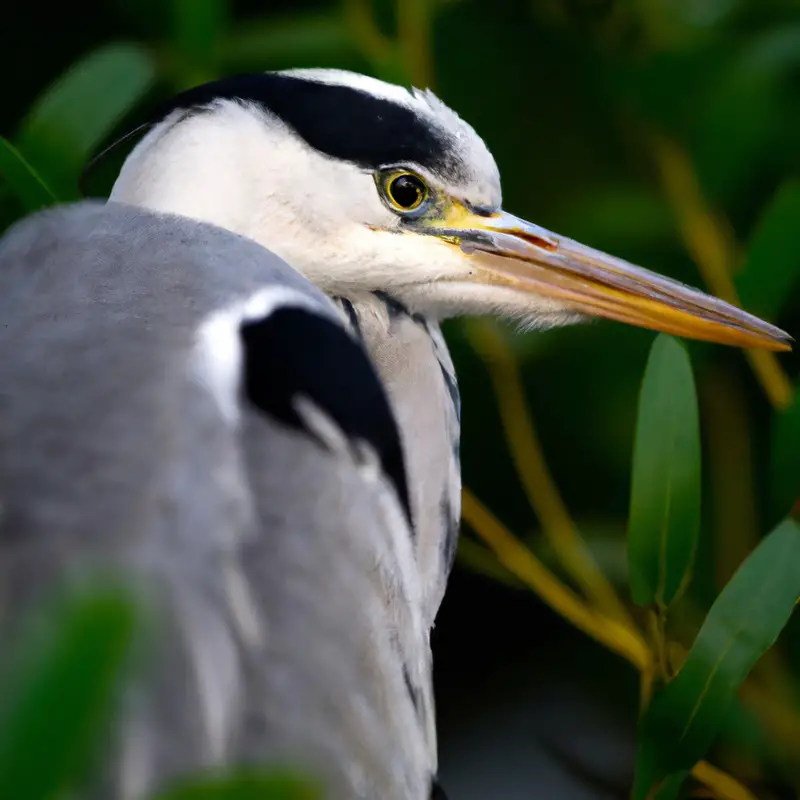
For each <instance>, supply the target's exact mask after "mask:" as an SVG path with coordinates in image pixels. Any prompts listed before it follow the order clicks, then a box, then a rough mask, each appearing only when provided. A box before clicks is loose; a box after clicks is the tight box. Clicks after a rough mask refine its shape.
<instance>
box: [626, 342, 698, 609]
mask: <svg viewBox="0 0 800 800" xmlns="http://www.w3.org/2000/svg"><path fill="white" fill-rule="evenodd" d="M700 480H701V478H700V423H699V413H698V408H697V396H696V392H695V386H694V376H693V374H692V368H691V364H690V362H689V357H688V355H687V353H686V351H685V349H684V348H683V346H682V345H681V344H680V343H679V342H678V341H677V340H676V339H673V338H672V337H669V336H664V335H661V336H659V337H657V338H656V340H655V341H654V342H653V346H652V348H651V351H650V357H649V358H648V362H647V367H646V368H645V374H644V378H643V381H642V389H641V394H640V397H639V412H638V416H637V424H636V438H635V444H634V456H633V479H632V482H631V502H630V516H629V524H628V567H629V575H630V586H631V594H632V596H633V600H634V602H636V603H637V604H639V605H642V606H647V605H651V604H653V603H656V604H658V605H660V606H664V607H666V606H668V605H670V603H672V602H673V601H674V600H675V599H676V598H677V597H678V596H679V595H680V593H681V591H682V590H683V588H684V587H685V585H686V582H687V580H688V578H689V576H690V573H691V568H692V563H693V559H694V552H695V549H696V546H697V538H698V535H699V532H700Z"/></svg>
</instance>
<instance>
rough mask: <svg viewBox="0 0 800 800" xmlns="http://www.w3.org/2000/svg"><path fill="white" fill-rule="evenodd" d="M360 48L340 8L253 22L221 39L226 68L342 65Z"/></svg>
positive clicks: (352, 57) (223, 60)
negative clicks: (356, 45)
mask: <svg viewBox="0 0 800 800" xmlns="http://www.w3.org/2000/svg"><path fill="white" fill-rule="evenodd" d="M355 53H356V50H355V46H354V44H353V40H352V36H351V34H350V31H349V30H348V28H347V25H346V23H345V20H344V18H343V16H342V14H341V13H339V12H326V13H319V12H316V13H310V12H297V13H295V14H285V15H282V16H280V17H275V18H270V19H269V20H266V21H263V22H262V21H257V22H252V23H249V24H248V25H246V26H242V27H241V28H239V29H237V30H235V31H232V32H231V33H230V34H229V35H228V36H226V37H225V38H224V39H223V41H222V43H221V52H220V58H221V60H222V63H223V65H224V67H225V69H226V70H247V69H267V68H271V69H275V68H279V67H289V66H311V65H313V66H318V65H319V64H323V63H324V64H326V65H327V66H331V65H334V64H335V65H342V64H343V63H351V64H352V62H353V59H354V56H355Z"/></svg>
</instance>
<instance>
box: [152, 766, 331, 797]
mask: <svg viewBox="0 0 800 800" xmlns="http://www.w3.org/2000/svg"><path fill="white" fill-rule="evenodd" d="M321 798H322V794H321V792H320V791H319V789H318V788H317V787H316V786H315V785H314V784H313V783H311V782H310V781H308V780H305V779H302V778H299V777H297V776H296V775H293V774H290V773H288V772H271V773H267V774H264V775H256V774H253V775H238V776H234V777H227V778H217V779H209V780H205V781H202V780H201V781H197V782H193V783H187V784H184V785H182V786H178V787H176V788H174V789H171V790H169V791H167V792H165V793H164V794H161V795H159V796H158V798H157V800H321Z"/></svg>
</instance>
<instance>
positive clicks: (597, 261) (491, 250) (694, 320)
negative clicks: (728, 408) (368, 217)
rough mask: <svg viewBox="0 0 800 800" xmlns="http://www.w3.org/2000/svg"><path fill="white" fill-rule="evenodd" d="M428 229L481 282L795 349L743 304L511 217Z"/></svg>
mask: <svg viewBox="0 0 800 800" xmlns="http://www.w3.org/2000/svg"><path fill="white" fill-rule="evenodd" d="M448 222H449V221H448ZM445 224H446V225H447V222H446V223H445ZM427 232H428V233H435V234H437V235H439V236H442V237H445V238H447V239H448V240H450V241H453V242H454V243H455V242H457V243H458V244H459V245H460V246H461V248H462V250H464V252H466V253H468V254H470V255H471V256H472V261H473V263H474V265H475V266H476V268H477V270H478V276H477V277H478V280H480V281H481V282H485V283H493V284H498V285H505V286H509V287H512V288H514V289H516V290H518V291H521V292H526V293H528V292H529V293H531V294H536V295H539V296H544V297H548V298H552V299H554V300H557V301H558V302H559V303H561V304H563V305H564V306H565V307H567V308H569V309H571V310H574V311H576V312H578V313H581V314H587V315H589V316H594V317H605V318H607V319H613V320H618V321H619V322H625V323H628V324H629V325H637V326H639V327H642V328H651V329H653V330H657V331H664V332H665V333H671V334H675V335H676V336H685V337H688V338H691V339H702V340H705V341H708V342H718V343H720V344H727V345H737V346H739V347H745V348H763V349H767V350H791V342H792V338H791V337H790V336H789V335H788V334H787V333H785V332H784V331H782V330H780V328H776V327H775V326H774V325H770V324H769V323H767V322H764V321H763V320H760V319H758V317H754V316H753V315H752V314H748V313H746V312H745V311H742V310H741V309H740V308H737V307H736V306H733V305H731V304H729V303H726V302H724V301H723V300H718V299H717V298H715V297H712V296H710V295H707V294H705V293H703V292H700V291H698V290H697V289H692V288H691V287H689V286H686V285H684V284H682V283H679V282H678V281H674V280H671V279H669V278H665V277H663V276H662V275H658V274H657V273H655V272H650V271H649V270H646V269H642V268H641V267H636V266H634V265H633V264H630V263H628V262H627V261H623V260H622V259H620V258H615V257H614V256H610V255H608V254H606V253H602V252H600V251H599V250H594V249H593V248H591V247H586V246H584V245H582V244H579V243H578V242H575V241H572V240H570V239H565V238H563V237H560V236H557V235H556V234H554V233H551V232H550V231H548V230H545V229H544V228H540V227H539V226H538V225H534V224H532V223H530V222H526V221H525V220H522V219H519V218H518V217H514V216H512V215H511V214H507V213H505V212H494V213H491V214H488V215H485V216H482V215H480V214H477V213H472V212H467V211H466V210H464V211H463V212H462V213H458V214H457V222H455V224H450V225H447V227H442V228H440V227H438V226H436V227H432V228H430V229H428V231H427Z"/></svg>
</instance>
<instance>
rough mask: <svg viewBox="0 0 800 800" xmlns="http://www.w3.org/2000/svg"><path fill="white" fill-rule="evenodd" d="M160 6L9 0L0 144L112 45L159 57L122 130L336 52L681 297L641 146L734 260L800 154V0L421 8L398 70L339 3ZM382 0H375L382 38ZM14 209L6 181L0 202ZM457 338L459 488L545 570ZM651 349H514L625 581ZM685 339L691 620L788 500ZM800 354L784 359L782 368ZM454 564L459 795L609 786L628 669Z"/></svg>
mask: <svg viewBox="0 0 800 800" xmlns="http://www.w3.org/2000/svg"><path fill="white" fill-rule="evenodd" d="M401 2H403V0H401ZM176 5H180V3H169V2H166V1H165V0H138V2H134V0H94V1H93V2H78V1H77V0H76V1H75V2H72V3H63V2H50V3H47V2H40V1H39V0H29V2H19V0H10V8H6V9H5V10H4V14H3V21H2V23H1V24H0V66H1V67H2V69H1V70H0V75H2V103H0V133H2V134H3V135H5V136H7V137H9V138H12V137H13V136H14V134H15V130H16V127H17V125H18V123H19V121H20V120H21V119H22V117H23V116H24V115H25V113H26V111H27V109H28V108H29V107H30V105H31V104H32V102H33V101H34V100H35V98H36V97H37V95H39V94H40V93H41V92H42V91H43V90H44V89H45V88H46V87H47V86H48V85H49V84H50V83H51V82H52V81H53V80H54V79H55V78H56V77H57V76H58V75H59V74H61V73H62V72H63V71H64V70H66V69H67V68H68V67H69V66H70V65H71V64H72V63H73V62H74V61H76V60H77V59H79V58H80V57H82V56H84V55H85V54H87V53H88V52H89V51H91V50H92V49H94V48H96V47H98V46H99V45H101V44H103V43H106V42H109V41H128V40H132V41H138V42H144V43H146V44H147V45H148V46H150V47H151V48H152V49H153V52H154V53H156V55H157V63H158V66H159V73H158V80H157V83H156V86H155V88H154V90H153V91H152V92H151V94H150V95H149V96H148V99H147V102H146V103H145V104H144V106H143V107H142V108H141V109H138V110H137V111H135V112H134V113H133V114H132V115H131V116H130V117H129V118H127V119H126V120H125V121H124V123H123V124H121V125H120V128H119V130H120V131H124V130H126V129H128V128H130V127H132V125H133V124H135V122H136V120H137V118H139V116H141V115H142V114H143V113H144V112H145V111H146V110H147V108H148V107H150V106H152V104H154V103H155V102H156V101H157V99H158V98H159V97H160V96H163V95H166V94H169V93H171V92H172V91H174V90H175V89H177V88H182V87H184V86H186V85H189V84H192V83H196V82H198V81H201V80H205V79H207V78H213V77H215V76H217V75H221V74H227V73H233V72H241V71H246V70H252V71H255V70H263V69H275V68H283V67H289V66H336V67H344V68H350V69H355V70H359V71H363V72H369V73H372V74H380V75H382V76H385V75H387V74H390V75H394V76H395V77H397V78H398V80H403V79H405V78H408V77H409V75H410V77H411V78H412V79H413V78H416V77H417V76H422V77H424V78H427V81H426V82H429V83H430V84H432V85H433V87H434V88H435V90H436V92H437V93H438V94H439V95H440V96H441V97H442V98H443V99H444V100H445V101H446V102H447V103H448V104H449V105H451V106H453V107H454V108H455V109H456V110H457V111H458V112H459V114H461V116H463V117H464V118H465V119H467V120H468V121H469V122H470V123H472V124H473V125H474V126H475V128H476V129H477V130H478V132H479V133H480V134H481V135H482V136H483V137H484V138H485V139H486V141H487V143H488V145H489V146H490V148H491V149H492V151H493V153H494V154H495V156H496V158H497V161H498V163H499V166H500V170H501V174H502V176H503V188H504V197H505V202H504V205H505V207H506V208H507V209H508V210H510V211H512V212H513V213H515V214H518V215H520V216H523V217H525V218H527V219H530V220H533V221H535V222H537V223H539V224H541V225H544V226H546V227H548V228H551V229H553V230H556V231H558V232H560V233H563V234H566V235H568V236H571V237H573V238H576V239H579V240H580V241H583V242H585V243H587V244H591V245H593V246H595V247H599V248H601V249H604V250H607V251H610V252H613V253H615V254H617V255H620V256H623V257H625V258H627V259H629V260H631V261H633V262H635V263H639V264H642V265H644V266H647V267H648V268H651V269H655V270H658V271H661V272H663V273H665V274H668V275H671V276H673V277H676V278H679V279H681V280H684V281H686V282H688V283H691V284H693V285H697V286H704V283H703V278H702V276H701V273H700V272H699V271H698V267H697V266H696V264H695V262H694V260H693V258H692V257H691V255H690V254H689V252H688V250H687V246H686V242H685V241H684V239H683V237H682V235H681V230H680V226H679V224H678V220H679V218H680V214H681V208H680V202H679V203H678V204H677V206H676V203H675V201H674V199H673V200H670V197H669V195H668V193H667V192H666V191H665V184H664V180H663V169H664V165H663V163H660V162H659V157H658V152H657V148H655V147H654V145H653V141H654V140H653V135H654V134H658V135H661V136H666V137H668V138H669V141H671V142H674V143H676V144H677V146H678V147H679V148H680V150H681V152H683V153H684V154H685V155H686V156H687V158H688V163H689V165H690V167H691V170H692V174H693V177H694V179H695V180H696V181H697V186H698V187H699V190H700V192H701V194H702V197H703V198H704V200H705V202H707V203H708V204H709V207H710V208H711V209H712V210H713V214H714V215H715V218H717V219H718V220H722V222H721V228H722V230H724V231H727V232H728V233H729V234H730V236H731V237H732V238H733V239H734V240H735V241H736V243H737V245H738V246H739V247H740V248H741V252H744V251H745V249H746V246H747V242H748V241H749V240H750V238H751V237H752V235H753V233H754V231H755V230H757V227H758V223H759V219H760V217H761V215H762V213H763V212H764V209H765V208H766V207H767V206H768V205H769V203H770V202H771V201H772V198H773V197H774V195H775V193H776V192H777V191H778V190H779V189H780V187H782V186H784V185H785V184H786V182H787V181H790V180H792V179H793V177H794V176H795V175H796V174H797V172H798V166H800V102H798V101H800V3H798V2H796V0H751V1H749V2H748V0H627V2H626V1H624V0H528V1H527V2H526V1H525V0H493V2H491V3H490V2H487V1H486V0H440V1H439V2H433V0H431V2H430V3H429V6H431V7H433V8H432V18H433V24H432V35H431V39H430V43H429V49H427V51H426V52H422V51H420V52H417V53H412V54H411V55H410V57H409V58H408V59H407V61H406V63H405V64H397V63H386V62H384V61H382V60H381V58H380V57H376V56H375V55H374V54H370V53H369V52H367V51H368V48H365V46H364V42H363V36H361V34H360V33H359V31H358V29H357V27H356V26H355V25H353V23H352V18H351V17H348V15H347V13H346V8H344V7H345V6H348V4H347V3H344V4H342V3H338V2H325V1H324V0H319V1H318V2H312V1H311V0H303V1H302V2H291V1H290V0H285V1H284V2H277V1H276V0H273V2H267V1H266V0H262V1H261V2H256V1H255V0H247V2H244V1H243V0H240V1H239V2H232V3H230V4H229V13H228V15H227V17H224V16H223V17H221V18H220V20H219V21H218V24H217V25H216V27H215V29H214V31H213V32H212V33H213V36H212V38H213V46H212V47H211V48H210V49H209V50H208V51H207V52H204V53H201V54H197V53H193V52H191V51H190V50H187V49H185V48H184V49H182V48H181V45H180V42H179V41H178V39H179V36H178V35H177V34H176V31H175V24H174V9H175V7H176ZM350 5H352V4H350ZM356 5H357V4H356ZM392 5H393V4H392V3H390V2H388V0H387V2H376V4H375V7H376V9H377V15H378V21H379V24H380V25H381V27H382V30H383V32H384V33H385V34H386V35H387V36H392V35H394V14H393V9H392ZM343 9H344V10H343ZM426 47H427V46H426ZM428 63H430V65H431V67H432V68H431V69H428V67H427V66H426V65H427V64H428ZM117 163H118V162H117ZM107 170H109V171H108V172H107V174H105V175H103V174H101V175H100V176H99V177H98V178H97V179H96V180H95V181H94V182H93V184H92V187H91V188H92V191H93V192H94V193H100V192H102V191H104V190H105V189H107V187H108V179H109V176H110V174H111V172H110V170H113V164H112V166H111V167H108V168H107ZM683 210H684V211H685V210H686V209H685V208H684V209H683ZM16 213H17V209H15V208H14V204H13V202H12V201H11V200H10V199H9V198H8V197H5V198H4V195H3V188H2V187H0V214H2V215H3V218H4V219H10V218H11V217H12V216H14V215H15V214H16ZM798 226H800V221H799V222H798ZM795 238H796V237H795ZM795 247H796V245H795ZM741 261H742V259H736V263H735V264H733V265H732V266H733V268H734V269H736V268H737V267H738V266H740V264H741ZM791 285H792V286H793V289H792V290H791V291H788V292H787V293H786V296H785V297H784V298H783V299H782V301H781V302H780V303H779V308H778V309H777V313H776V314H772V321H774V322H776V323H777V324H779V325H781V326H782V327H783V328H784V329H786V330H788V331H790V332H793V333H794V334H795V335H797V334H798V331H800V311H799V310H798V309H799V308H800V307H799V306H798V303H797V300H798V292H797V290H798V283H797V281H795V282H794V283H793V284H791ZM754 310H756V311H758V310H759V309H754ZM447 334H448V338H449V341H450V343H451V346H452V349H453V353H454V358H455V360H456V365H457V369H458V373H459V377H460V382H461V388H462V394H463V402H464V412H463V417H464V418H463V432H464V433H463V435H464V440H463V460H464V481H465V484H466V485H467V486H469V487H470V488H471V489H472V490H473V491H474V492H475V493H476V494H477V496H478V497H480V498H481V500H482V501H483V502H485V503H486V504H487V505H488V506H489V507H490V508H491V509H492V510H493V511H494V512H495V514H496V515H497V516H498V517H499V518H500V519H501V520H502V521H503V522H504V523H506V524H507V525H508V526H509V527H510V528H511V529H512V530H513V531H514V532H515V533H516V534H517V535H518V536H519V537H520V538H522V539H524V540H525V541H526V542H527V543H528V544H530V546H531V547H532V548H533V549H534V550H535V551H536V552H538V553H539V554H540V555H541V556H542V557H543V558H544V559H545V560H548V559H549V555H548V551H547V547H546V545H545V544H544V541H543V538H542V536H541V534H540V530H539V523H538V521H537V519H536V516H535V515H534V514H533V513H532V512H531V510H530V507H529V506H528V504H527V501H526V498H525V494H524V492H523V491H522V489H521V486H520V482H519V479H518V477H517V475H516V473H515V470H514V466H513V463H512V461H511V459H510V457H509V455H508V451H507V448H506V445H505V441H504V438H503V434H502V429H501V426H500V421H499V417H498V413H497V406H496V403H495V400H494V397H493V394H492V389H491V385H490V382H489V380H488V378H487V373H486V372H485V370H484V367H483V365H482V364H481V363H480V361H479V360H478V358H477V357H476V356H475V354H474V353H473V351H472V350H471V348H470V347H469V345H468V343H467V340H466V335H465V328H464V326H463V324H462V323H460V322H456V323H451V324H448V326H447ZM652 338H653V335H652V334H651V333H649V332H646V331H639V330H633V329H628V328H625V327H623V326H621V325H617V324H612V323H605V322H604V323H595V324H589V325H581V326H576V327H573V328H568V329H562V330H556V331H549V332H544V333H530V334H525V335H520V336H518V337H516V338H513V339H510V342H511V345H512V347H513V350H514V352H515V354H516V356H517V358H518V359H519V363H520V366H521V368H522V370H523V374H524V381H525V387H526V391H527V396H528V400H529V404H530V408H531V412H532V414H533V418H534V419H535V421H536V424H537V427H538V429H539V433H540V437H541V440H542V447H543V450H544V453H545V456H546V458H547V462H548V465H549V468H550V470H551V471H552V474H553V476H554V479H555V482H556V484H557V486H558V487H559V489H560V491H561V492H562V494H563V497H564V499H565V501H566V503H567V506H568V508H569V510H570V512H571V514H572V515H573V518H574V519H575V520H576V522H577V524H578V526H579V528H580V530H581V532H582V534H583V535H584V536H585V538H586V539H587V541H588V542H589V544H590V546H591V549H592V551H593V553H594V554H595V557H596V559H597V560H598V562H599V563H600V564H601V565H602V566H603V568H604V570H605V571H606V573H607V574H608V575H609V576H610V577H612V578H613V580H614V582H615V583H616V584H617V585H619V586H620V587H621V591H622V592H623V594H625V593H626V590H625V586H626V578H625V552H624V534H625V524H626V516H627V510H628V495H629V489H630V463H631V453H632V447H633V432H634V424H635V412H636V403H637V397H638V389H639V384H640V380H641V376H642V372H643V369H644V363H645V359H646V357H647V352H648V348H649V346H650V344H651V342H652ZM690 352H691V354H692V358H693V363H694V367H695V372H696V377H697V382H698V389H699V392H700V402H701V413H702V424H703V432H704V475H705V476H706V480H705V493H704V526H703V534H702V543H701V549H700V553H699V560H698V570H697V574H696V578H695V580H694V583H693V585H692V590H691V595H690V598H691V602H692V603H693V608H695V609H698V610H700V611H702V610H703V609H705V608H706V607H707V605H708V604H709V603H710V601H711V600H712V599H713V597H714V596H715V594H716V593H717V591H718V590H719V588H720V587H721V586H722V585H724V582H725V581H726V580H727V579H728V578H729V577H730V574H731V572H732V570H733V569H734V568H735V566H736V565H737V564H738V563H739V562H740V561H741V560H742V559H743V558H744V556H745V555H746V553H747V552H748V551H749V550H750V549H751V548H752V546H753V544H754V543H755V542H756V541H757V540H758V538H759V537H760V536H761V535H763V533H764V532H766V531H767V530H768V529H769V527H770V526H771V525H773V524H774V523H775V522H776V520H777V519H778V518H779V517H780V516H781V515H783V514H784V513H785V512H786V510H787V509H786V508H785V507H783V506H782V505H781V503H780V501H779V500H776V499H775V497H774V492H773V491H772V487H771V483H770V473H769V468H768V463H769V459H770V431H771V426H772V424H773V411H772V409H771V408H770V405H769V403H768V401H767V399H766V398H765V395H764V392H763V391H762V389H761V387H760V386H759V384H758V382H757V381H756V380H755V378H754V376H753V373H752V372H751V370H750V368H749V367H748V364H747V362H746V361H745V359H744V358H743V357H742V354H741V353H740V352H738V351H735V350H732V349H726V348H722V347H710V346H703V345H691V346H690ZM799 363H800V362H799V361H798V357H797V356H796V355H793V354H790V355H788V356H781V364H782V366H783V368H784V370H785V371H786V372H787V373H788V375H789V376H790V378H791V379H792V380H794V381H795V382H796V376H797V374H798V364H799ZM463 556H464V558H463V560H460V561H459V564H458V566H457V567H456V570H455V573H454V575H453V578H452V582H451V586H450V589H449V592H448V595H447V598H446V600H445V603H444V606H443V608H442V611H441V614H440V617H439V621H438V624H437V626H436V629H435V632H434V648H435V653H436V682H437V701H438V707H439V725H440V733H441V758H442V778H443V783H444V785H445V787H446V788H447V789H448V791H449V793H450V795H451V798H453V800H469V799H470V798H485V797H503V798H506V799H507V800H512V798H529V797H554V798H562V797H563V798H576V799H577V798H584V797H585V798H594V797H615V796H622V797H624V796H625V792H626V787H627V786H628V784H629V781H630V775H631V770H632V742H633V736H634V726H635V719H636V704H637V701H638V683H637V677H636V675H635V674H634V671H633V669H632V668H630V667H628V666H627V665H626V664H624V663H623V662H622V661H620V660H619V659H618V658H617V657H615V656H613V655H611V654H608V653H607V652H606V651H604V650H603V649H602V648H601V647H600V646H599V645H595V644H593V643H592V642H590V641H589V640H588V639H586V638H585V637H583V636H582V635H581V634H579V633H577V632H575V631H574V630H573V629H572V628H571V627H570V626H569V625H568V624H567V623H566V622H564V621H562V620H561V619H560V618H559V617H557V616H556V615H555V614H554V613H553V612H551V611H550V610H549V609H548V608H547V607H545V606H544V605H543V604H542V603H541V602H540V601H539V600H538V599H537V598H536V597H535V596H534V595H533V594H532V593H531V592H530V591H528V590H525V589H523V588H520V587H515V586H513V585H509V584H510V583H511V581H510V580H508V576H507V574H505V573H503V572H502V570H501V569H500V568H498V567H497V565H496V562H494V561H493V559H492V558H491V557H490V556H489V555H488V551H486V552H484V551H476V550H475V549H474V548H472V549H470V551H469V552H467V553H464V554H463ZM550 560H551V559H550ZM467 562H469V563H467ZM799 568H800V567H799ZM489 571H491V572H494V573H496V574H495V577H491V576H489V575H487V574H485V573H486V572H489ZM797 627H798V626H797V625H796V624H795V625H794V630H795V632H792V630H790V631H789V632H787V634H786V635H785V636H784V637H783V640H782V642H781V648H782V649H781V656H780V657H781V659H782V661H781V664H782V666H781V667H780V669H782V670H783V671H784V672H785V673H786V674H789V675H791V674H797V670H796V664H797V661H796V658H795V651H796V650H797V647H796V646H793V644H794V642H795V640H796V639H797V635H796V631H797ZM689 628H691V625H690V626H689ZM725 755H726V754H725V752H720V753H719V756H720V758H722V759H723V761H724V760H725ZM771 760H772V759H771V758H768V759H767V765H766V766H763V764H762V766H761V767H756V766H753V765H750V767H748V768H749V769H750V768H751V769H752V771H753V772H754V773H755V774H756V775H758V776H759V778H763V780H764V782H765V783H764V785H766V783H769V784H770V785H771V787H772V788H769V789H767V788H765V789H764V790H763V792H764V794H763V796H765V797H771V796H776V797H777V796H786V797H795V796H797V793H796V792H795V790H793V789H791V788H788V787H789V786H791V784H792V773H793V770H794V769H796V768H797V765H796V764H795V765H793V764H792V760H791V759H789V760H788V761H786V760H784V761H783V762H782V763H781V764H780V765H779V766H775V765H774V764H771V763H770V762H771ZM776 760H779V759H776ZM795 785H797V784H795ZM781 787H783V788H781Z"/></svg>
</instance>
